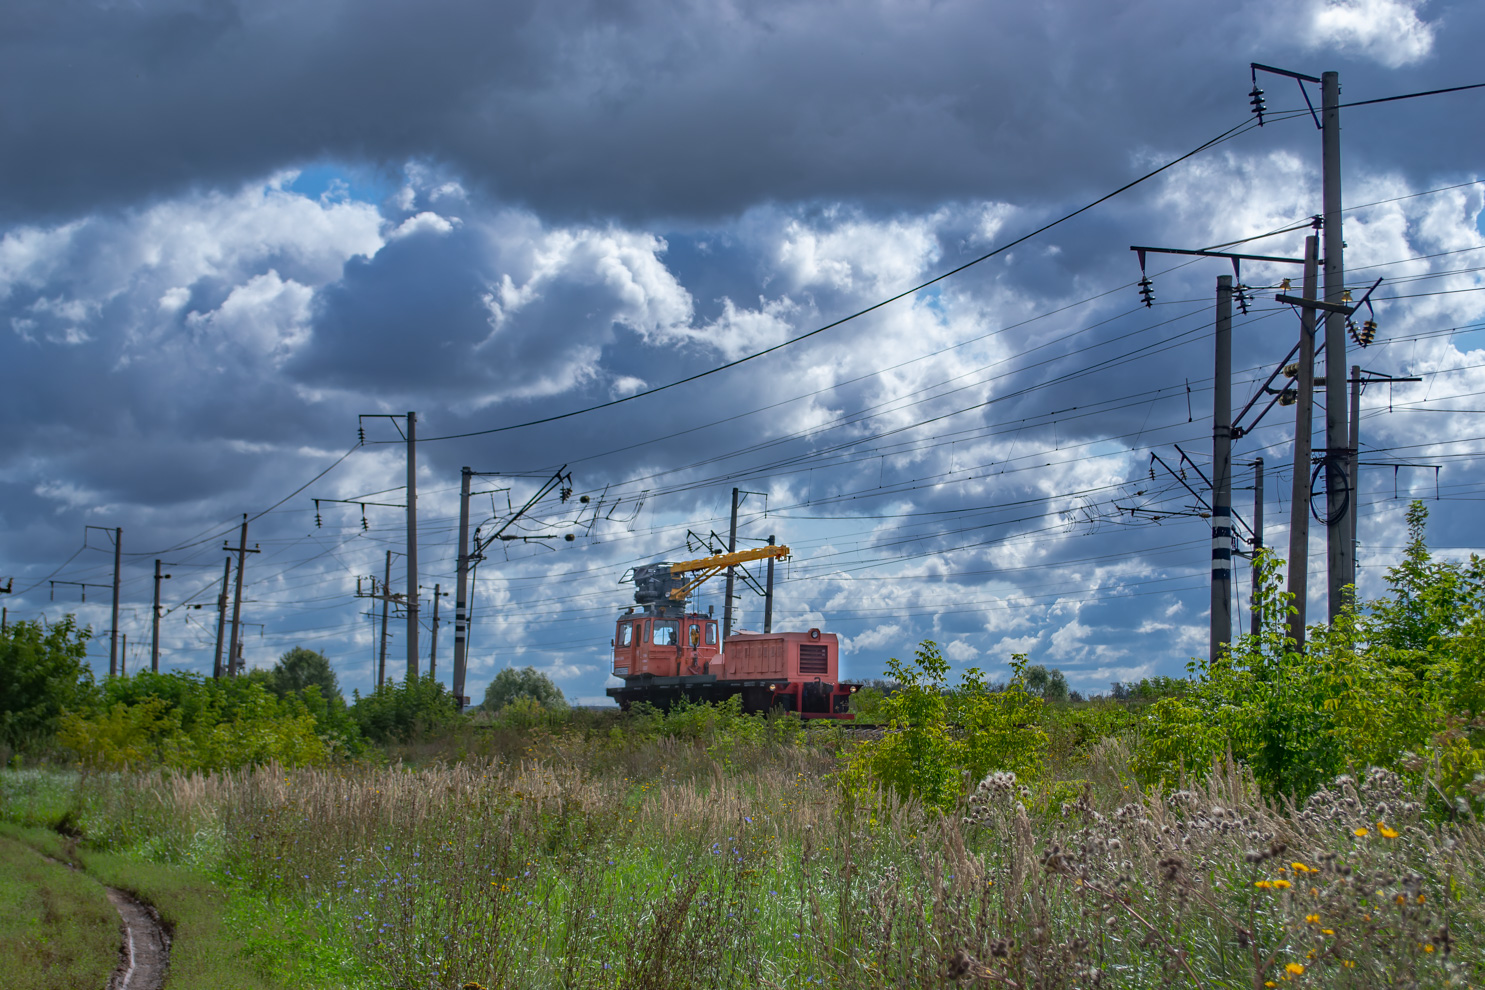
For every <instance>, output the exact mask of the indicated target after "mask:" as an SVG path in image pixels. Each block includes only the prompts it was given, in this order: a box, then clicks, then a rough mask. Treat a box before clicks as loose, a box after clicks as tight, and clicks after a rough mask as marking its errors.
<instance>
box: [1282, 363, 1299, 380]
mask: <svg viewBox="0 0 1485 990" xmlns="http://www.w3.org/2000/svg"><path fill="white" fill-rule="evenodd" d="M1284 377H1285V378H1298V377H1299V362H1298V361H1296V362H1294V363H1293V364H1286V365H1284Z"/></svg>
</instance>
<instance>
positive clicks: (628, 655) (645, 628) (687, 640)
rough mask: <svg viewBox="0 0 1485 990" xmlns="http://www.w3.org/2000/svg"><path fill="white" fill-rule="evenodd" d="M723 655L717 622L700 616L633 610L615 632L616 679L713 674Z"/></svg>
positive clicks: (688, 613) (614, 669)
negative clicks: (717, 660) (720, 654)
mask: <svg viewBox="0 0 1485 990" xmlns="http://www.w3.org/2000/svg"><path fill="white" fill-rule="evenodd" d="M720 652H721V644H720V643H719V642H718V638H717V620H716V619H713V618H712V617H711V616H709V615H702V614H700V613H697V612H684V613H681V614H679V615H665V614H659V615H657V614H654V613H651V612H636V611H635V610H634V609H630V610H629V611H628V612H627V613H625V614H624V615H622V616H620V617H619V621H618V624H617V626H616V627H615V628H614V666H613V671H614V676H616V677H638V676H640V675H642V674H651V675H658V676H661V677H684V676H687V675H697V674H710V673H712V669H711V668H712V661H714V660H716V658H717V655H718V654H719V653H720Z"/></svg>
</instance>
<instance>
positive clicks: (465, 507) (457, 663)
mask: <svg viewBox="0 0 1485 990" xmlns="http://www.w3.org/2000/svg"><path fill="white" fill-rule="evenodd" d="M471 474H473V472H472V471H470V469H469V468H468V467H465V468H463V469H462V470H461V471H460V479H459V557H458V565H457V566H458V570H457V573H458V578H457V580H456V583H455V585H454V703H455V704H457V705H458V706H459V707H460V708H461V709H462V708H463V707H464V671H465V669H466V665H467V663H468V660H467V659H466V651H467V650H468V649H469V611H468V601H469V479H470V476H471Z"/></svg>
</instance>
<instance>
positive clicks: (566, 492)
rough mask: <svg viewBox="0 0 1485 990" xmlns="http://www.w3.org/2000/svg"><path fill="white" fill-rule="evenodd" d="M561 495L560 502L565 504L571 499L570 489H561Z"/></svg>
mask: <svg viewBox="0 0 1485 990" xmlns="http://www.w3.org/2000/svg"><path fill="white" fill-rule="evenodd" d="M561 494H562V501H564V502H566V501H567V500H568V499H570V498H572V489H571V488H564V489H562V493H561Z"/></svg>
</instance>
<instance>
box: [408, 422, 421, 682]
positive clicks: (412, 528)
mask: <svg viewBox="0 0 1485 990" xmlns="http://www.w3.org/2000/svg"><path fill="white" fill-rule="evenodd" d="M417 678H418V414H417V413H415V412H411V411H409V412H408V414H407V682H408V683H409V684H411V683H412V682H413V681H415V680H417Z"/></svg>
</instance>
